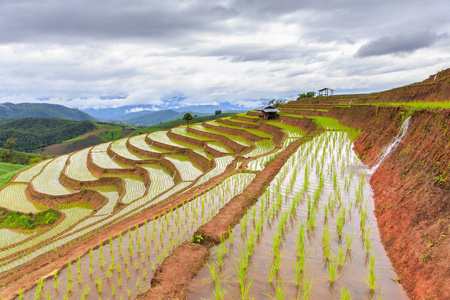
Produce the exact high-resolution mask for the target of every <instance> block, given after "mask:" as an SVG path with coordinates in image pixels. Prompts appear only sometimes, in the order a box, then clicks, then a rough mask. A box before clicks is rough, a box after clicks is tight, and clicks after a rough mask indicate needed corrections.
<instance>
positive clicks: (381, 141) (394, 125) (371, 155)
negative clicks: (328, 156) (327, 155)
mask: <svg viewBox="0 0 450 300" xmlns="http://www.w3.org/2000/svg"><path fill="white" fill-rule="evenodd" d="M405 115H406V111H405V110H404V109H402V108H400V107H377V106H374V105H363V106H351V107H333V108H332V109H331V110H330V111H329V112H328V113H327V114H326V117H330V118H335V119H338V120H339V123H341V124H342V125H345V126H349V127H353V128H356V129H360V130H361V135H360V136H359V137H358V139H357V140H356V142H355V146H354V149H355V151H356V152H357V153H358V154H359V155H360V157H361V158H362V159H363V160H364V162H365V163H366V164H367V165H369V166H373V165H374V164H375V163H376V161H377V160H378V157H379V156H380V153H382V151H383V149H385V148H386V147H387V146H388V145H389V144H390V143H391V141H392V139H393V138H395V136H396V135H397V133H398V130H399V128H400V126H401V125H402V123H403V120H404V119H405ZM386 120H388V121H386ZM367 122H371V124H373V125H371V126H367Z"/></svg>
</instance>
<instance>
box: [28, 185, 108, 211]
mask: <svg viewBox="0 0 450 300" xmlns="http://www.w3.org/2000/svg"><path fill="white" fill-rule="evenodd" d="M25 194H26V196H27V198H28V199H29V200H30V201H31V202H34V203H38V204H41V205H46V206H48V207H51V208H56V206H57V205H58V204H67V203H73V202H85V201H87V202H89V203H90V204H91V205H92V206H93V207H94V208H95V209H100V208H101V207H102V206H103V205H105V204H106V203H107V202H108V199H107V198H106V197H104V196H103V195H102V194H100V193H99V192H97V191H92V190H81V191H78V192H75V193H73V194H68V195H49V194H44V193H41V192H38V191H36V190H35V188H34V186H33V183H30V184H28V186H27V188H26V189H25Z"/></svg>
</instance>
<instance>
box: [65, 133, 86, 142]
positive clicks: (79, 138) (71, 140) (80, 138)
mask: <svg viewBox="0 0 450 300" xmlns="http://www.w3.org/2000/svg"><path fill="white" fill-rule="evenodd" d="M85 138H86V137H84V136H81V135H80V136H77V137H76V138H73V139H70V140H67V141H65V142H75V141H79V140H84V139H85Z"/></svg>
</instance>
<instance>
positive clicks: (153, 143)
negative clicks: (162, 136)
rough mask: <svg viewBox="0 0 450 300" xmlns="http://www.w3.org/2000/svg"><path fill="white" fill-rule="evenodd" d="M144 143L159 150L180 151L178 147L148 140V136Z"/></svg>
mask: <svg viewBox="0 0 450 300" xmlns="http://www.w3.org/2000/svg"><path fill="white" fill-rule="evenodd" d="M145 142H146V143H147V144H149V145H153V146H155V147H158V148H161V149H165V150H169V151H176V150H178V149H181V148H180V147H175V146H172V145H167V144H164V143H161V142H158V141H155V140H152V139H151V138H149V137H148V136H146V137H145Z"/></svg>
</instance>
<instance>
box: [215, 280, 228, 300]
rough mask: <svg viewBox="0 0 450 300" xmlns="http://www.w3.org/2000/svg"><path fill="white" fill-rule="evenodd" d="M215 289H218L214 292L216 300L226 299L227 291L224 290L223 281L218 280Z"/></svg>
mask: <svg viewBox="0 0 450 300" xmlns="http://www.w3.org/2000/svg"><path fill="white" fill-rule="evenodd" d="M215 287H216V288H215V291H214V299H216V300H218V299H224V298H225V295H226V293H227V291H226V290H224V289H222V281H221V280H216V285H215Z"/></svg>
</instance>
